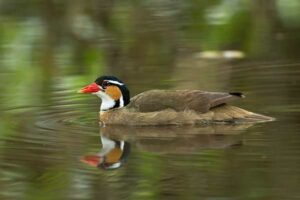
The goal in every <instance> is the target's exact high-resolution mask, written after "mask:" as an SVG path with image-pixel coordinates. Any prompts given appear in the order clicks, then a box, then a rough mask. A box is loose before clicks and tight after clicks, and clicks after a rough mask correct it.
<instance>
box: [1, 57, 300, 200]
mask: <svg viewBox="0 0 300 200" xmlns="http://www.w3.org/2000/svg"><path fill="white" fill-rule="evenodd" d="M183 72H184V73H183ZM20 73H23V72H20ZM0 76H1V82H0V83H1V85H2V92H1V95H0V97H1V105H0V109H1V120H0V131H1V135H0V136H1V140H0V199H209V200H212V199H214V200H221V199H222V200H225V199H226V200H227V199H272V200H274V199H278V200H282V199H299V198H300V191H299V188H300V134H299V129H300V120H299V119H300V102H299V97H300V81H299V79H300V64H299V63H295V62H280V63H275V62H267V63H266V62H259V63H251V62H246V61H245V62H242V63H230V62H216V61H202V60H197V59H193V58H187V59H186V60H183V61H182V62H180V63H178V65H177V67H176V68H175V69H174V71H173V72H172V74H169V75H168V76H169V77H170V78H169V79H168V80H167V81H166V80H165V79H164V80H159V79H155V78H153V79H155V80H157V81H155V82H154V81H153V80H152V83H151V82H147V83H145V82H144V80H142V77H129V78H127V80H124V81H126V82H128V83H129V84H128V86H129V88H132V93H133V94H135V93H138V92H140V91H143V90H145V89H148V88H151V87H155V88H190V89H195V88H198V89H203V90H211V91H242V92H244V93H245V94H246V96H247V98H246V99H244V100H242V101H240V102H235V103H234V105H238V106H241V107H243V108H247V109H249V110H251V111H255V112H258V113H262V114H266V115H269V116H273V117H276V118H277V121H275V122H271V123H266V124H257V125H253V126H209V127H148V128H146V127H139V128H136V127H128V128H124V127H105V128H100V127H99V126H98V123H97V117H98V116H97V114H98V113H97V112H98V107H99V103H100V102H99V101H98V99H96V97H94V96H88V95H87V96H85V95H80V94H77V93H76V90H77V89H78V88H80V87H81V86H84V85H85V84H87V83H89V82H91V81H93V79H94V77H79V76H71V75H69V76H64V77H59V78H56V79H54V82H53V83H52V85H51V87H50V86H49V87H48V83H47V82H46V83H45V82H43V81H40V80H38V78H37V77H35V76H34V75H32V72H28V73H26V70H24V73H23V76H21V78H20V79H18V78H16V77H17V76H16V75H15V74H14V73H11V72H9V71H3V72H1V73H0ZM18 77H20V76H18ZM153 77H155V75H153ZM41 88H42V90H41ZM100 136H101V137H105V138H107V139H108V140H112V141H121V142H122V141H126V144H129V146H130V152H128V153H127V155H126V156H125V159H124V160H123V161H124V162H123V161H122V162H121V164H120V165H121V167H120V168H117V169H114V170H105V169H103V167H102V168H101V167H95V164H94V165H93V163H94V162H93V161H90V162H88V161H85V162H84V159H87V160H88V159H89V158H91V157H92V156H96V157H97V155H99V154H98V153H99V152H101V151H103V150H101V148H102V145H101V142H100V141H101V139H100ZM87 156H90V157H87Z"/></svg>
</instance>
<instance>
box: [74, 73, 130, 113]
mask: <svg viewBox="0 0 300 200" xmlns="http://www.w3.org/2000/svg"><path fill="white" fill-rule="evenodd" d="M78 92H79V93H90V94H95V95H97V96H98V97H100V98H101V100H102V103H101V107H100V111H108V110H111V109H114V108H121V107H124V106H126V105H127V104H128V103H129V101H130V95H129V90H128V89H127V87H126V85H125V84H124V83H123V82H122V81H121V80H119V79H118V78H116V77H114V76H101V77H99V78H97V79H96V80H95V81H94V82H93V83H92V84H90V85H88V86H86V87H84V88H82V89H81V90H79V91H78Z"/></svg>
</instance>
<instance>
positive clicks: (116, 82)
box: [107, 80, 124, 85]
mask: <svg viewBox="0 0 300 200" xmlns="http://www.w3.org/2000/svg"><path fill="white" fill-rule="evenodd" d="M107 82H109V83H112V84H115V85H124V83H120V82H119V81H112V80H107Z"/></svg>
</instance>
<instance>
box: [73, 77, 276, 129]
mask: <svg viewBox="0 0 300 200" xmlns="http://www.w3.org/2000/svg"><path fill="white" fill-rule="evenodd" d="M78 92H79V93H85V94H87V93H89V94H94V95H96V96H98V97H99V98H100V99H101V101H102V102H101V106H100V112H99V119H100V120H99V123H100V124H101V125H103V126H107V125H129V126H131V125H132V126H151V125H153V126H158V125H210V124H245V123H260V122H268V121H273V120H275V118H273V117H269V116H265V115H261V114H257V113H254V112H250V111H247V110H245V109H242V108H239V107H236V106H232V105H229V104H228V102H231V101H233V100H237V99H241V98H244V97H245V96H244V95H243V94H242V93H240V92H206V91H201V90H188V89H186V90H159V89H153V90H148V91H145V92H142V93H140V94H137V95H136V96H134V97H132V98H130V92H129V89H128V88H127V86H126V84H125V83H124V82H123V81H121V80H120V79H118V78H117V77H115V76H107V75H105V76H100V77H98V78H97V79H96V80H95V81H94V82H93V83H91V84H90V85H88V86H86V87H83V88H82V89H80V90H79V91H78Z"/></svg>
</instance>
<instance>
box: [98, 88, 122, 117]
mask: <svg viewBox="0 0 300 200" xmlns="http://www.w3.org/2000/svg"><path fill="white" fill-rule="evenodd" d="M96 95H97V96H98V97H100V98H101V101H102V102H101V106H100V113H103V112H106V111H109V110H112V109H115V108H122V107H124V99H123V96H121V98H120V99H118V100H115V99H113V98H111V97H110V96H109V95H107V94H105V93H101V94H96Z"/></svg>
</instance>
